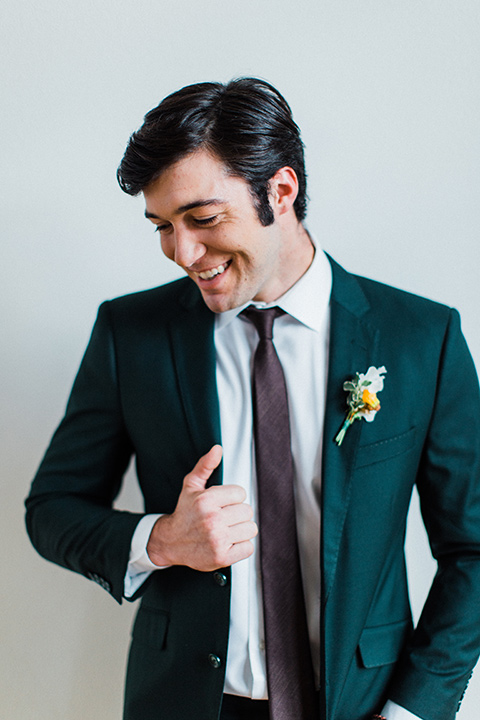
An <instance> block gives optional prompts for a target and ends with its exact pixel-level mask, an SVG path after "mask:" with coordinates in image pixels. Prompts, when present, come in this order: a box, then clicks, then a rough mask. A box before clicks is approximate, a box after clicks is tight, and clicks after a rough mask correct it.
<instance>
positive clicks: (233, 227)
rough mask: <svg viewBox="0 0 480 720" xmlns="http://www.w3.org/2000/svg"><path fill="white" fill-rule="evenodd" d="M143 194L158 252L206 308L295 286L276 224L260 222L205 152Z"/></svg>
mask: <svg viewBox="0 0 480 720" xmlns="http://www.w3.org/2000/svg"><path fill="white" fill-rule="evenodd" d="M144 196H145V201H146V212H145V215H146V216H147V217H148V218H149V219H150V220H151V221H152V222H153V224H154V225H156V227H157V230H158V231H159V232H160V239H161V245H162V250H163V252H164V253H165V255H166V256H167V257H168V258H169V259H170V260H173V261H174V262H176V263H177V265H179V266H180V267H181V268H183V270H185V272H186V273H187V275H189V277H191V278H192V280H193V281H194V282H195V283H196V284H197V285H198V287H199V289H200V292H201V293H202V296H203V299H204V301H205V303H206V304H207V305H208V307H209V308H210V310H213V311H214V312H224V311H225V310H229V309H231V308H234V307H238V306H239V305H243V304H244V303H246V302H248V301H249V300H252V299H255V300H262V301H265V302H271V301H273V300H275V299H276V298H277V297H279V296H280V295H281V294H282V293H283V292H285V290H286V289H288V287H289V286H290V285H291V284H293V282H295V280H296V278H295V279H294V280H293V281H292V282H289V281H288V279H287V278H288V276H289V268H288V267H286V265H287V264H288V263H286V262H285V258H284V256H283V255H282V252H281V245H282V241H281V232H280V229H279V227H278V223H277V222H274V223H273V224H272V225H269V226H268V227H264V226H263V225H262V224H261V223H260V220H259V219H258V215H257V212H256V210H255V207H254V204H253V199H252V196H251V194H250V190H249V187H248V185H247V183H246V181H245V180H244V179H243V178H237V177H232V176H231V175H228V173H227V170H226V168H225V166H224V165H223V163H222V162H221V161H219V160H218V158H216V157H214V156H212V155H211V154H210V153H208V152H207V151H205V150H199V151H198V152H195V153H191V154H190V155H188V156H186V157H185V158H183V159H182V160H179V161H178V162H177V163H175V164H174V165H172V166H171V167H169V168H167V169H166V170H165V171H164V172H163V173H162V174H161V175H160V177H159V178H158V179H157V180H155V181H153V182H152V183H150V185H148V186H147V187H146V188H145V190H144Z"/></svg>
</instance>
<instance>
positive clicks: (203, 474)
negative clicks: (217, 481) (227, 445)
mask: <svg viewBox="0 0 480 720" xmlns="http://www.w3.org/2000/svg"><path fill="white" fill-rule="evenodd" d="M222 452H223V450H222V446H221V445H214V446H213V447H211V448H210V450H209V451H208V452H207V453H206V454H205V455H202V457H201V458H200V460H199V461H198V462H197V464H196V465H195V467H194V468H193V470H192V471H191V472H189V473H188V475H186V476H185V479H184V481H183V484H184V487H188V488H192V489H193V490H203V489H204V488H205V485H206V484H207V481H208V479H209V477H210V475H211V474H212V472H213V471H214V470H215V468H216V467H218V466H219V465H220V462H221V460H222Z"/></svg>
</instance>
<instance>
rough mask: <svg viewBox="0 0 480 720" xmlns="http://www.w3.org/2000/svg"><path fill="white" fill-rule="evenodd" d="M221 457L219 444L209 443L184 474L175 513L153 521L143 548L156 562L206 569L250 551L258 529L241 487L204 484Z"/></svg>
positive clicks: (237, 558) (234, 561)
mask: <svg viewBox="0 0 480 720" xmlns="http://www.w3.org/2000/svg"><path fill="white" fill-rule="evenodd" d="M221 459H222V448H221V446H220V445H214V446H213V447H212V448H211V449H210V450H209V451H208V453H207V454H206V455H203V456H202V457H201V458H200V460H199V461H198V462H197V464H196V465H195V467H194V468H193V470H192V471H191V472H190V473H188V475H186V476H185V478H184V481H183V488H182V491H181V493H180V496H179V498H178V502H177V507H176V508H175V510H174V512H173V513H172V514H171V515H163V516H162V517H160V518H159V519H158V520H157V522H156V523H155V525H154V526H153V530H152V532H151V534H150V538H149V541H148V544H147V553H148V556H149V558H150V560H151V561H152V562H153V563H154V564H155V565H159V566H162V565H163V566H164V565H187V566H188V567H191V568H193V569H194V570H201V571H203V572H208V571H212V570H217V569H218V568H222V567H228V566H229V565H233V563H236V562H238V561H239V560H243V559H244V558H247V557H249V556H250V555H251V554H252V553H253V543H252V542H251V540H252V538H254V537H255V536H256V535H257V533H258V528H257V525H256V523H254V522H253V520H252V517H253V510H252V508H251V507H250V505H247V503H246V502H245V497H246V494H245V490H244V489H243V488H241V487H240V486H239V485H214V486H212V487H209V488H206V487H205V485H206V483H207V480H208V478H209V477H210V475H211V474H212V472H213V471H214V470H215V468H216V467H217V466H218V465H219V464H220V461H221Z"/></svg>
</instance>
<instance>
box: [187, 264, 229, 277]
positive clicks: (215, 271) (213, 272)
mask: <svg viewBox="0 0 480 720" xmlns="http://www.w3.org/2000/svg"><path fill="white" fill-rule="evenodd" d="M227 265H228V263H223V265H219V266H218V267H216V268H213V270H205V271H204V272H201V273H195V275H196V276H197V277H199V278H201V279H202V280H210V278H213V277H215V275H221V273H223V272H224V271H225V270H226V269H227Z"/></svg>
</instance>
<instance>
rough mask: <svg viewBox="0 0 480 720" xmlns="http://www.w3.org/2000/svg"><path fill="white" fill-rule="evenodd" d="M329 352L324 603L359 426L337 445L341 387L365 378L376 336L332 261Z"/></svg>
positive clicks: (357, 291)
mask: <svg viewBox="0 0 480 720" xmlns="http://www.w3.org/2000/svg"><path fill="white" fill-rule="evenodd" d="M329 260H330V262H331V264H332V270H333V287H332V298H331V324H330V350H329V364H328V385H327V405H326V410H325V424H324V438H323V461H322V558H323V567H322V584H323V593H322V595H323V603H325V602H326V600H327V598H328V594H329V591H330V588H331V586H332V583H333V579H334V576H335V570H336V566H337V559H338V550H339V545H340V540H341V537H342V532H343V527H344V523H345V518H346V514H347V510H348V502H349V497H350V488H351V482H352V472H353V467H354V465H355V457H356V452H357V447H358V443H359V439H360V434H361V432H362V423H361V422H358V421H357V422H355V423H353V425H351V426H350V428H349V429H348V432H347V434H346V436H345V439H344V441H343V444H342V445H341V447H338V445H337V444H336V443H335V437H336V435H337V433H338V431H339V430H340V428H341V426H342V424H343V422H344V420H345V417H346V414H347V411H348V406H347V404H346V399H347V394H346V392H345V390H343V383H344V382H345V381H346V380H349V379H351V378H353V377H354V376H355V373H356V372H366V370H367V369H368V367H369V365H370V364H371V363H370V358H371V357H372V356H373V355H374V349H375V348H374V346H375V341H376V332H375V330H374V329H373V328H371V327H369V324H368V320H367V317H368V316H367V315H366V313H367V310H368V308H369V303H368V301H367V299H366V297H365V295H364V293H363V291H362V289H361V288H360V286H359V284H358V283H357V281H356V280H355V278H354V276H353V275H350V274H349V273H347V272H345V271H344V270H343V269H342V268H341V267H340V266H339V265H337V264H336V263H335V262H334V261H333V260H332V259H331V258H329Z"/></svg>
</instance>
